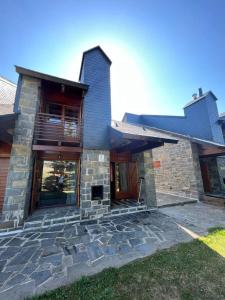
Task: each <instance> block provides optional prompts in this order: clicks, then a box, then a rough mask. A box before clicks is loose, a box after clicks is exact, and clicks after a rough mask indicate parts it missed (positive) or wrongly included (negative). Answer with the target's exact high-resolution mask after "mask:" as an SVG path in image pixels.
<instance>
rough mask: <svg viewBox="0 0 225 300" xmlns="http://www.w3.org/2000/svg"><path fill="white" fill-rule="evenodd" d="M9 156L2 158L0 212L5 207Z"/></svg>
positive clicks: (0, 164) (0, 167) (0, 169)
mask: <svg viewBox="0 0 225 300" xmlns="http://www.w3.org/2000/svg"><path fill="white" fill-rule="evenodd" d="M8 167H9V158H0V212H1V211H2V208H3V203H4V196H5V187H6V181H7V175H8Z"/></svg>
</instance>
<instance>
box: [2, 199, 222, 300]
mask: <svg viewBox="0 0 225 300" xmlns="http://www.w3.org/2000/svg"><path fill="white" fill-rule="evenodd" d="M161 212H162V213H161ZM201 212H203V213H202V214H201ZM217 215H218V216H219V218H217ZM207 216H210V218H211V219H210V225H214V226H216V225H218V224H220V225H221V224H224V226H225V210H224V209H217V210H216V211H215V209H214V208H212V206H209V205H206V206H205V205H202V204H188V205H185V206H183V207H181V208H180V207H171V208H166V209H162V210H157V211H152V212H141V213H136V214H131V215H125V216H121V217H111V218H109V219H103V220H101V221H100V222H99V223H98V224H89V225H84V224H83V225H82V223H81V224H78V223H76V224H73V225H71V224H63V225H56V226H53V227H48V228H40V229H38V228H36V229H33V230H31V231H29V232H21V233H18V234H14V235H11V236H3V237H0V299H4V300H6V299H23V298H24V297H26V296H30V295H32V294H35V293H42V292H44V291H46V290H49V289H53V288H56V287H58V286H60V285H64V284H68V283H70V282H72V281H74V280H76V279H78V278H80V277H81V276H82V275H90V274H94V273H96V272H99V271H101V270H102V269H104V268H106V267H110V266H121V265H123V264H125V263H127V262H129V261H131V260H134V259H137V258H140V257H143V256H146V255H150V254H152V253H154V252H155V251H156V250H158V249H162V248H166V247H170V246H172V245H174V244H177V243H180V242H184V241H189V240H191V239H192V238H191V236H190V235H189V234H187V233H186V232H185V231H184V230H183V229H182V228H181V227H180V226H179V225H182V226H183V227H187V228H188V229H191V230H192V231H194V232H195V233H197V234H205V233H206V232H207V224H206V223H207V222H206V220H207ZM196 219H199V220H200V219H204V220H205V221H204V222H200V226H199V225H198V221H197V220H196Z"/></svg>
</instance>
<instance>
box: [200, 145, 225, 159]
mask: <svg viewBox="0 0 225 300" xmlns="http://www.w3.org/2000/svg"><path fill="white" fill-rule="evenodd" d="M224 155H225V145H224V146H215V145H206V144H201V145H199V156H200V157H209V156H214V157H215V156H224Z"/></svg>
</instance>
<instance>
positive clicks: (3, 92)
mask: <svg viewBox="0 0 225 300" xmlns="http://www.w3.org/2000/svg"><path fill="white" fill-rule="evenodd" d="M15 95H16V84H14V83H13V82H11V81H9V80H8V79H6V78H4V77H2V76H0V115H4V114H11V113H12V112H13V105H14V101H15Z"/></svg>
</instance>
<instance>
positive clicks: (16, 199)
mask: <svg viewBox="0 0 225 300" xmlns="http://www.w3.org/2000/svg"><path fill="white" fill-rule="evenodd" d="M39 86H40V80H38V79H34V78H30V77H26V76H23V77H22V85H21V90H20V94H19V95H18V97H19V99H18V109H19V112H20V114H19V116H18V119H17V122H16V125H15V131H14V136H13V145H12V151H11V157H10V162H9V172H8V177H7V184H6V191H5V198H4V206H3V218H4V220H5V221H13V222H14V226H17V225H18V224H20V223H21V222H22V220H23V219H24V218H25V217H26V216H27V214H28V209H29V203H30V195H31V181H32V169H33V153H32V140H33V130H34V119H35V114H36V111H37V107H38V103H39Z"/></svg>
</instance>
